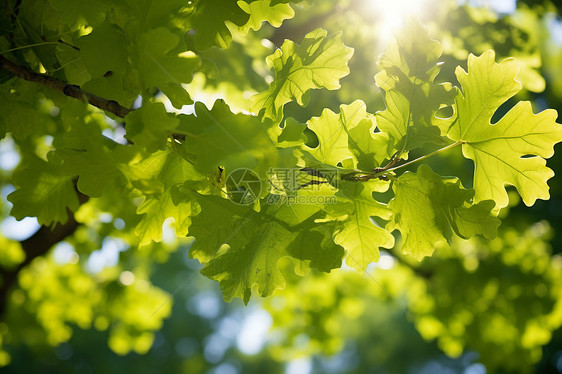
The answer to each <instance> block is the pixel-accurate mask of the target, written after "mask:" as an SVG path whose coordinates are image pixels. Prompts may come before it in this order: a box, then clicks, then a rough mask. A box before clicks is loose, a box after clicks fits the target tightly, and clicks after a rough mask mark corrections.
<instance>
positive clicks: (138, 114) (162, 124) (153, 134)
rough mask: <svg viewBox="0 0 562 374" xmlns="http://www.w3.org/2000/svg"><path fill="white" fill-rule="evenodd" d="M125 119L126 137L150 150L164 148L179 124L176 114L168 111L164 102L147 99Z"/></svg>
mask: <svg viewBox="0 0 562 374" xmlns="http://www.w3.org/2000/svg"><path fill="white" fill-rule="evenodd" d="M125 121H126V123H127V127H126V128H127V134H126V135H125V137H126V138H127V139H129V140H130V141H131V142H133V143H134V144H135V145H139V146H141V147H145V148H146V149H147V150H148V151H149V152H154V151H156V150H158V149H164V148H165V146H166V144H167V142H168V137H169V136H170V134H171V132H172V130H174V129H175V128H176V127H177V126H178V124H179V120H178V119H177V118H176V117H175V116H174V115H172V114H170V113H167V112H166V108H165V107H164V104H162V103H160V102H151V101H146V102H145V103H143V106H142V107H140V108H139V109H136V110H134V111H132V112H131V113H129V114H127V116H126V117H125Z"/></svg>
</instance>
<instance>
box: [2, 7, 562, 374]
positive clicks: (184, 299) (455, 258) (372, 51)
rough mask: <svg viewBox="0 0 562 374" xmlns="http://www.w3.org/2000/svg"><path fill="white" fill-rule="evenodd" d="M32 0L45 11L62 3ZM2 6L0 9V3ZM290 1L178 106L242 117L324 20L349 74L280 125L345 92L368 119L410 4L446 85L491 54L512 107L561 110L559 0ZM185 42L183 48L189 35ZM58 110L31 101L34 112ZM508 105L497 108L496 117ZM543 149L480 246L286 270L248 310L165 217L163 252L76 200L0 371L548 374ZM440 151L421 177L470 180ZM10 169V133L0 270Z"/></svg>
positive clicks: (9, 222) (555, 234)
mask: <svg viewBox="0 0 562 374" xmlns="http://www.w3.org/2000/svg"><path fill="white" fill-rule="evenodd" d="M199 1H203V0H199ZM274 2H276V3H279V4H283V3H285V1H274ZM23 3H24V5H25V3H26V2H25V1H24V2H23ZM27 3H28V5H29V4H31V5H29V6H32V5H34V6H38V5H37V4H35V3H33V2H27ZM40 3H42V2H40ZM44 3H45V4H47V5H45V6H48V7H50V8H52V9H55V10H56V9H58V8H57V7H58V6H64V5H66V3H65V2H64V1H54V0H50V1H49V2H44ZM61 4H62V5H61ZM11 5H13V1H6V9H8V8H9V7H10V6H11ZM291 7H292V8H293V9H294V12H295V15H294V17H293V18H292V19H288V20H285V21H284V22H283V26H282V27H280V28H275V27H271V26H270V25H264V26H263V27H262V28H261V29H260V30H259V31H251V30H250V31H249V33H247V34H246V35H243V33H242V32H237V30H236V27H231V31H232V33H233V42H232V44H231V46H230V48H227V49H218V48H215V47H214V48H211V49H208V50H206V51H204V52H203V53H202V54H201V57H202V62H201V67H200V69H199V72H197V73H196V74H195V75H194V78H193V81H192V82H191V83H190V84H189V85H188V87H187V88H188V92H189V93H190V95H191V96H192V98H193V99H194V100H196V101H204V102H207V103H211V102H212V101H213V100H214V99H216V98H223V99H225V100H226V102H227V103H228V104H229V105H231V107H232V108H233V109H237V110H245V109H247V106H248V98H249V97H250V96H251V95H252V94H253V93H255V92H259V91H262V90H264V89H266V88H267V82H268V81H269V79H271V77H270V76H268V74H269V71H268V69H267V66H266V64H265V57H266V56H268V55H269V54H271V53H272V51H273V49H274V48H275V47H279V46H280V45H281V44H282V42H283V40H284V39H291V40H295V41H300V40H301V39H302V37H303V36H304V35H305V34H306V33H307V32H309V31H311V30H313V29H314V28H316V27H323V28H326V29H327V30H329V31H330V32H336V31H339V30H343V40H344V43H345V44H346V45H348V46H350V47H353V48H354V49H355V54H354V57H353V59H352V60H351V63H350V69H351V74H350V75H349V76H348V77H346V78H345V79H343V80H342V88H341V89H340V90H337V91H325V90H323V91H317V92H314V94H313V95H311V99H310V103H309V104H308V106H307V107H305V108H302V107H300V106H298V105H296V104H295V103H291V104H289V105H287V106H286V108H285V113H286V116H287V117H289V116H291V117H294V118H296V119H297V120H299V121H301V122H305V121H307V120H308V119H309V118H310V117H312V116H318V115H320V113H321V111H322V110H323V109H324V108H330V109H332V110H335V111H337V108H338V107H339V105H340V104H341V103H350V102H352V101H353V100H355V99H362V100H364V101H365V102H366V103H367V105H368V109H369V111H370V112H375V111H377V110H381V109H383V108H384V102H383V98H382V95H381V92H380V91H379V89H378V88H377V87H376V86H375V84H374V80H373V76H374V75H375V74H376V73H377V72H378V67H377V64H376V61H377V56H378V55H379V54H380V53H382V52H383V50H384V47H385V46H386V44H387V43H388V41H389V38H391V37H392V30H393V27H396V26H399V25H400V23H401V21H402V18H403V13H405V12H406V11H409V12H412V11H413V12H415V13H416V15H417V16H419V18H420V19H421V20H422V22H423V23H424V24H425V25H426V26H427V27H429V29H430V32H431V35H432V36H433V37H434V38H435V39H437V40H439V41H440V42H441V43H442V45H443V47H444V56H443V57H442V60H443V61H444V62H446V63H445V64H444V68H443V69H442V72H441V73H440V75H439V77H438V78H437V80H438V81H452V82H454V79H455V78H454V74H453V71H454V67H455V66H457V65H461V66H463V67H464V64H465V63H466V58H467V56H468V54H469V53H474V54H480V53H482V52H484V51H485V50H487V49H490V48H491V49H494V50H495V51H496V54H497V56H498V58H500V59H501V58H505V57H509V56H514V57H516V58H517V60H518V62H519V64H520V76H519V79H520V80H521V82H522V83H523V86H524V88H525V89H524V90H523V91H522V92H521V93H520V94H519V95H518V97H516V98H514V99H513V100H515V99H517V100H521V99H526V100H531V101H532V103H533V106H534V108H535V110H537V111H538V110H542V109H545V108H547V107H550V108H555V109H557V110H558V111H561V110H562V19H561V17H562V3H560V2H559V1H558V0H556V1H549V0H536V1H533V0H525V1H515V0H495V1H494V0H490V1H486V0H481V1H456V0H447V1H443V0H441V1H437V0H419V1H407V0H393V1H377V0H338V1H335V0H334V1H321V0H303V1H299V2H297V3H296V4H294V3H291ZM7 14H8V13H7ZM66 16H68V17H72V13H71V12H70V13H69V14H67V15H66ZM185 43H186V44H187V46H188V47H189V46H193V45H195V44H196V41H194V39H193V36H192V35H189V33H188V34H186V37H185ZM69 58H70V57H69ZM77 74H79V72H77ZM511 104H513V102H512V103H511ZM55 109H56V108H53V107H52V105H51V106H49V104H48V103H45V104H44V107H43V108H39V111H40V113H42V114H43V115H49V114H50V113H51V112H52V111H53V110H55ZM508 109H509V103H508V104H507V105H506V106H505V107H502V108H501V110H500V111H501V112H502V113H498V117H499V116H501V115H503V114H504V113H505V112H507V110H508ZM185 110H189V108H185ZM2 115H7V114H6V113H3V114H2ZM92 120H93V121H96V119H95V118H94V119H92ZM108 134H109V133H108ZM110 135H111V136H118V135H119V134H115V133H113V134H110ZM309 135H310V134H309ZM312 141H313V140H312ZM556 151H557V153H556V155H555V156H554V157H553V158H552V159H551V160H549V166H550V167H551V168H552V169H553V170H554V171H555V173H556V174H557V177H555V178H553V179H552V180H551V181H550V182H549V185H550V186H551V199H550V200H549V201H539V202H537V203H536V204H535V205H534V206H533V207H532V208H527V207H524V206H522V205H523V204H522V203H520V201H519V200H518V198H517V195H516V194H513V196H512V199H511V203H510V207H509V208H508V209H506V210H504V211H503V212H502V215H503V224H502V226H501V228H500V234H499V236H498V238H496V239H494V240H493V241H491V242H486V241H484V240H480V239H471V240H469V241H461V240H458V241H456V242H455V243H454V245H453V246H452V247H451V248H440V249H439V250H437V251H436V254H435V255H434V256H433V257H431V258H428V259H425V260H424V261H423V262H421V263H417V262H413V261H412V260H411V259H407V258H403V257H402V256H400V255H399V253H400V251H399V250H398V249H397V250H393V251H392V252H387V253H384V254H383V256H382V258H381V261H380V262H379V263H377V264H372V265H371V267H369V269H368V272H367V274H359V273H357V272H355V271H352V270H348V269H346V268H345V267H344V268H343V269H342V270H339V271H335V272H332V273H331V274H328V275H326V274H315V273H312V274H309V275H308V276H307V277H305V278H298V279H297V278H296V277H293V278H292V277H291V276H289V275H287V276H286V278H287V280H288V282H287V283H288V284H287V288H286V289H285V290H284V291H282V292H279V293H278V294H277V295H276V296H273V297H271V298H268V299H261V300H254V301H252V303H250V305H249V306H247V307H245V306H243V304H242V302H241V301H240V300H238V299H236V300H235V301H233V302H232V303H230V304H227V303H225V302H223V301H222V297H221V293H220V290H219V289H218V284H217V283H216V282H213V281H211V280H209V279H207V278H204V277H203V276H201V275H199V270H200V265H199V264H198V263H197V261H195V260H191V259H189V258H188V256H187V251H188V249H189V246H190V244H191V242H192V240H191V239H190V238H186V239H176V237H175V235H174V232H173V230H172V229H171V227H170V225H167V226H165V227H164V238H165V240H163V242H162V243H154V244H151V245H148V246H144V247H142V248H140V249H139V248H136V247H132V246H131V245H130V244H129V243H131V242H133V243H134V240H131V236H132V235H134V232H133V230H131V229H130V228H131V227H134V226H135V223H136V221H135V220H137V221H138V218H137V217H136V215H135V211H134V204H128V203H125V202H124V201H123V199H126V197H123V196H119V194H118V193H116V194H108V195H107V196H106V195H104V196H103V197H100V198H96V199H90V200H89V201H88V202H87V203H85V204H83V205H82V206H81V207H80V208H79V210H78V212H77V214H76V215H75V218H76V221H77V222H78V223H79V224H80V225H79V227H78V228H77V230H76V231H75V232H74V233H73V235H71V236H68V237H66V238H64V240H62V241H60V242H58V243H57V244H55V245H54V246H53V248H52V250H51V251H50V252H49V254H48V255H47V256H41V257H38V258H37V259H35V260H34V261H32V262H31V263H30V264H29V265H27V266H26V267H25V268H23V269H22V270H21V271H20V272H19V274H18V281H17V285H16V287H14V288H12V289H11V291H10V292H9V294H8V296H7V297H8V299H7V303H6V304H7V305H6V308H5V310H4V311H3V314H2V316H1V319H0V347H1V351H0V365H2V366H4V367H3V368H2V369H1V370H2V372H4V373H39V372H40V373H66V372H68V373H71V372H80V373H98V372H104V373H121V372H124V371H131V372H138V373H160V372H177V373H209V374H211V373H212V374H235V373H254V372H255V373H264V372H267V373H299V374H300V373H302V374H305V373H465V374H480V373H486V372H488V373H530V372H536V373H562V329H560V326H561V325H562V255H561V253H562V231H561V230H562V179H561V178H560V175H562V148H560V146H559V147H558V148H557V149H556ZM45 152H46V150H45ZM413 157H415V155H412V158H413ZM447 157H448V156H447V154H445V155H443V156H441V155H440V157H439V158H433V159H431V162H430V163H431V166H432V168H433V169H434V170H435V171H436V172H438V173H440V172H445V170H447V169H445V167H444V166H445V165H451V163H453V162H454V163H456V164H455V166H456V167H457V171H456V175H458V176H459V177H461V179H462V181H463V184H464V185H465V186H467V187H470V186H471V174H472V164H471V163H470V162H468V161H466V160H465V161H466V162H465V161H461V160H458V159H456V158H455V159H453V158H451V159H448V158H447ZM19 161H20V160H19V155H18V151H17V147H16V145H15V142H14V140H13V139H12V138H11V137H6V138H4V139H3V140H2V141H1V142H0V168H1V170H0V182H1V183H2V187H1V195H2V206H1V212H2V219H3V220H2V223H1V224H0V227H1V232H2V236H0V248H1V250H0V266H2V267H3V268H5V269H13V268H15V267H17V265H18V264H19V263H21V261H23V258H22V256H23V252H22V247H21V245H22V243H24V242H25V240H26V238H28V237H30V236H31V235H32V234H33V233H34V232H35V231H36V230H38V228H39V225H38V224H37V221H36V220H35V221H34V220H33V219H25V220H24V221H22V222H16V221H15V219H13V218H10V217H9V211H10V203H9V202H8V201H7V200H6V196H7V195H8V194H9V193H10V192H11V191H12V190H13V186H11V185H10V180H11V177H12V174H13V172H14V170H15V169H16V167H17V165H18V163H19ZM449 169H450V166H449ZM116 217H119V218H116ZM287 273H288V272H287Z"/></svg>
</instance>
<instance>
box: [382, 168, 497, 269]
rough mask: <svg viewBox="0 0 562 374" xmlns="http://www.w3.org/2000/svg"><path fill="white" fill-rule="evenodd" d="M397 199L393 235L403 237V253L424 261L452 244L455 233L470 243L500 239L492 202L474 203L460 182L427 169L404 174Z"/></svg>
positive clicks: (392, 203) (393, 202)
mask: <svg viewBox="0 0 562 374" xmlns="http://www.w3.org/2000/svg"><path fill="white" fill-rule="evenodd" d="M392 189H393V191H394V195H395V197H394V198H393V199H392V200H391V201H390V203H389V204H388V207H389V209H391V210H392V211H393V213H394V214H393V217H392V221H391V222H389V224H388V225H387V229H389V230H390V231H392V230H394V229H398V230H399V231H400V232H401V234H402V239H403V243H402V251H403V252H404V253H407V254H411V255H412V256H414V257H415V258H416V259H418V260H421V259H422V258H423V257H425V256H431V254H432V253H433V251H434V249H435V246H436V245H437V244H439V243H443V242H448V243H450V242H451V239H452V233H453V232H454V233H455V234H457V235H458V236H460V237H462V238H464V239H468V238H470V237H472V236H474V235H477V234H479V235H482V236H484V237H485V238H486V239H493V238H494V237H495V236H496V233H497V228H498V226H499V225H500V220H499V219H497V218H496V217H495V214H494V213H493V209H494V205H495V203H494V202H493V201H491V200H486V201H481V202H479V203H477V204H475V203H474V202H473V197H474V190H472V189H469V190H467V189H465V188H464V187H463V186H462V185H461V182H460V180H459V179H458V178H445V177H441V176H439V175H437V174H435V173H434V172H433V171H432V170H431V168H430V167H429V166H427V165H421V166H420V167H419V168H418V171H417V172H416V173H412V172H406V173H404V174H402V175H401V176H400V177H399V178H398V180H397V181H396V182H395V183H394V185H393V187H392Z"/></svg>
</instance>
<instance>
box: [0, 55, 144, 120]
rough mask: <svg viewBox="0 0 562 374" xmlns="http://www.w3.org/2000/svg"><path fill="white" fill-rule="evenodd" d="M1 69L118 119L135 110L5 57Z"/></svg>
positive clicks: (1, 62) (0, 65) (1, 57)
mask: <svg viewBox="0 0 562 374" xmlns="http://www.w3.org/2000/svg"><path fill="white" fill-rule="evenodd" d="M0 69H4V70H6V71H9V72H10V73H12V74H14V75H15V76H17V77H19V78H22V79H25V80H26V81H30V82H36V83H39V84H42V85H44V86H46V87H49V88H52V89H54V90H57V91H60V92H62V93H63V94H65V95H66V96H68V97H73V98H75V99H78V100H80V101H86V102H87V103H88V104H90V105H93V106H95V107H96V108H100V109H102V110H105V111H106V112H110V113H113V114H115V115H116V116H117V117H120V118H125V116H126V115H127V114H129V113H130V112H132V111H133V109H129V108H126V107H124V106H122V105H121V104H119V103H118V102H117V101H115V100H107V99H104V98H103V97H99V96H97V95H94V94H92V93H90V92H87V91H84V90H83V89H81V88H80V87H79V86H76V85H74V84H70V83H67V82H64V81H61V80H58V79H55V78H53V77H50V76H48V75H45V74H40V73H36V72H34V71H33V70H31V69H29V68H28V67H26V66H21V65H18V64H15V63H13V62H12V61H10V60H8V59H7V58H5V57H4V56H0Z"/></svg>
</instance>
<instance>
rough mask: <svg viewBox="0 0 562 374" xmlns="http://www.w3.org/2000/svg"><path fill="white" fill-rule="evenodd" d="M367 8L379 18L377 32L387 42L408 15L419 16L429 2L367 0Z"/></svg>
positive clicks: (426, 0)
mask: <svg viewBox="0 0 562 374" xmlns="http://www.w3.org/2000/svg"><path fill="white" fill-rule="evenodd" d="M368 1H369V8H371V9H372V11H373V12H375V13H376V14H377V15H378V16H379V20H380V21H379V22H378V24H377V27H376V28H377V32H378V33H379V35H380V39H381V40H382V41H387V40H389V39H390V38H391V37H392V35H393V33H394V31H395V30H396V29H397V28H398V27H400V26H402V25H403V24H404V19H405V18H406V17H407V16H410V15H419V14H420V13H422V12H423V10H424V7H426V6H427V5H428V3H430V2H431V0H368Z"/></svg>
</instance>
